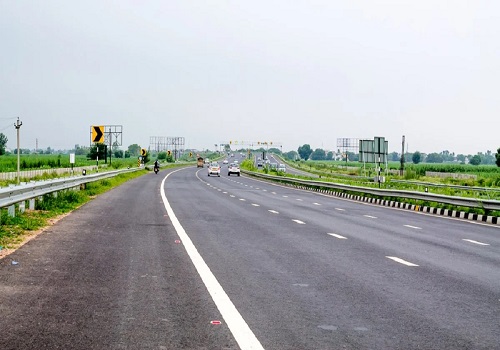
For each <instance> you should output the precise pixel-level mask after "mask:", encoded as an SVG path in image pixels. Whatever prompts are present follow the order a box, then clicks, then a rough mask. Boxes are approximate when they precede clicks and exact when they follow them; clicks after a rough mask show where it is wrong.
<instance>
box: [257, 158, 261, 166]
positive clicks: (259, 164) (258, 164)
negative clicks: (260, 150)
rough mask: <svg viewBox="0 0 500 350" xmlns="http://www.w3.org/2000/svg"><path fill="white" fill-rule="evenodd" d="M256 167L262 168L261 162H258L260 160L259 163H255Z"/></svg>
mask: <svg viewBox="0 0 500 350" xmlns="http://www.w3.org/2000/svg"><path fill="white" fill-rule="evenodd" d="M257 167H258V168H260V167H262V161H260V160H259V161H258V162H257Z"/></svg>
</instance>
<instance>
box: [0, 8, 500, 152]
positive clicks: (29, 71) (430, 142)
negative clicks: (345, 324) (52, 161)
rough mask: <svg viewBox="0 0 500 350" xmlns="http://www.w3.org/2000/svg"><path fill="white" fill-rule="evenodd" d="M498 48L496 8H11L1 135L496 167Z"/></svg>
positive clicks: (62, 145) (4, 26)
mask: <svg viewBox="0 0 500 350" xmlns="http://www.w3.org/2000/svg"><path fill="white" fill-rule="evenodd" d="M499 37H500V2H498V1H481V0H471V1H460V0H453V1H439V0H433V1H428V0H420V1H370V0H367V1H352V0H349V1H348V0H345V1H335V0H325V1H314V0H307V1H306V0H303V1H302V0H298V1H272V0H265V1H261V0H251V1H236V0H235V1H227V0H226V1H215V0H210V1H189V0H179V1H168V0H164V1H132V0H118V1H101V0H99V1H94V0H91V1H88V0H86V1H68V0H60V1H54V0H44V1H38V0H36V1H35V0H33V1H24V0H0V47H1V54H0V132H2V133H4V134H5V135H7V137H8V138H9V142H8V146H9V147H15V144H16V133H15V129H14V126H13V123H14V122H15V119H8V118H15V117H20V119H21V120H22V122H23V126H22V127H21V147H22V148H31V149H32V148H34V147H35V140H36V139H38V142H39V147H40V148H43V149H45V148H47V147H48V146H50V147H52V148H55V149H69V148H72V147H73V146H74V145H75V144H81V145H88V144H89V143H90V140H89V136H90V135H89V132H90V126H91V125H116V124H118V125H123V143H124V146H128V145H130V144H133V143H138V144H140V145H141V146H142V147H146V148H147V147H148V146H149V138H150V136H164V137H168V136H181V137H185V139H186V146H187V147H190V148H198V149H202V148H214V144H219V143H221V142H229V141H230V140H239V141H268V142H274V143H275V144H277V143H281V144H282V145H283V150H284V151H285V150H286V151H288V150H296V149H297V148H298V146H300V145H303V144H306V143H308V144H310V145H311V147H312V148H313V149H314V148H318V147H320V148H325V149H334V150H335V149H336V148H337V147H336V144H337V138H343V137H346V138H370V139H372V138H373V137H374V136H385V137H386V139H387V140H388V141H389V150H390V152H392V151H398V152H399V151H400V149H401V137H402V135H406V140H407V143H408V145H409V150H410V151H411V152H413V151H416V150H419V151H421V152H440V151H443V150H450V151H453V152H456V153H466V154H469V153H472V154H475V153H477V152H485V151H487V150H492V151H496V149H497V148H498V147H500V136H499V130H500V129H499V126H500V117H499V114H500V113H499V112H500V98H499V97H498V93H499V91H500V86H499V85H500V40H499Z"/></svg>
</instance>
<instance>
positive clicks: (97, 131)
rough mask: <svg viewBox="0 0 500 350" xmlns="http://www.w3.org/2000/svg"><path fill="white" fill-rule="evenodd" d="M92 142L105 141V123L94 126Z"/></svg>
mask: <svg viewBox="0 0 500 350" xmlns="http://www.w3.org/2000/svg"><path fill="white" fill-rule="evenodd" d="M92 142H93V143H104V125H99V126H96V125H93V126H92Z"/></svg>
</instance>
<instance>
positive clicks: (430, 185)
mask: <svg viewBox="0 0 500 350" xmlns="http://www.w3.org/2000/svg"><path fill="white" fill-rule="evenodd" d="M390 182H394V183H401V184H409V185H417V186H427V187H442V188H453V189H457V190H468V191H477V192H500V188H490V187H474V186H461V185H447V184H435V183H432V182H419V181H407V180H390Z"/></svg>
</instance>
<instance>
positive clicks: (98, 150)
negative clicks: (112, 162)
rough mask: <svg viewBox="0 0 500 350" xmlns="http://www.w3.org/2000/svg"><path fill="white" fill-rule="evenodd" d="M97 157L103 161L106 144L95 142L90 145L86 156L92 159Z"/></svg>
mask: <svg viewBox="0 0 500 350" xmlns="http://www.w3.org/2000/svg"><path fill="white" fill-rule="evenodd" d="M97 157H99V160H102V161H104V159H106V145H105V144H103V143H95V144H94V145H93V146H92V147H90V149H89V153H88V154H87V158H89V159H92V160H97Z"/></svg>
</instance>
